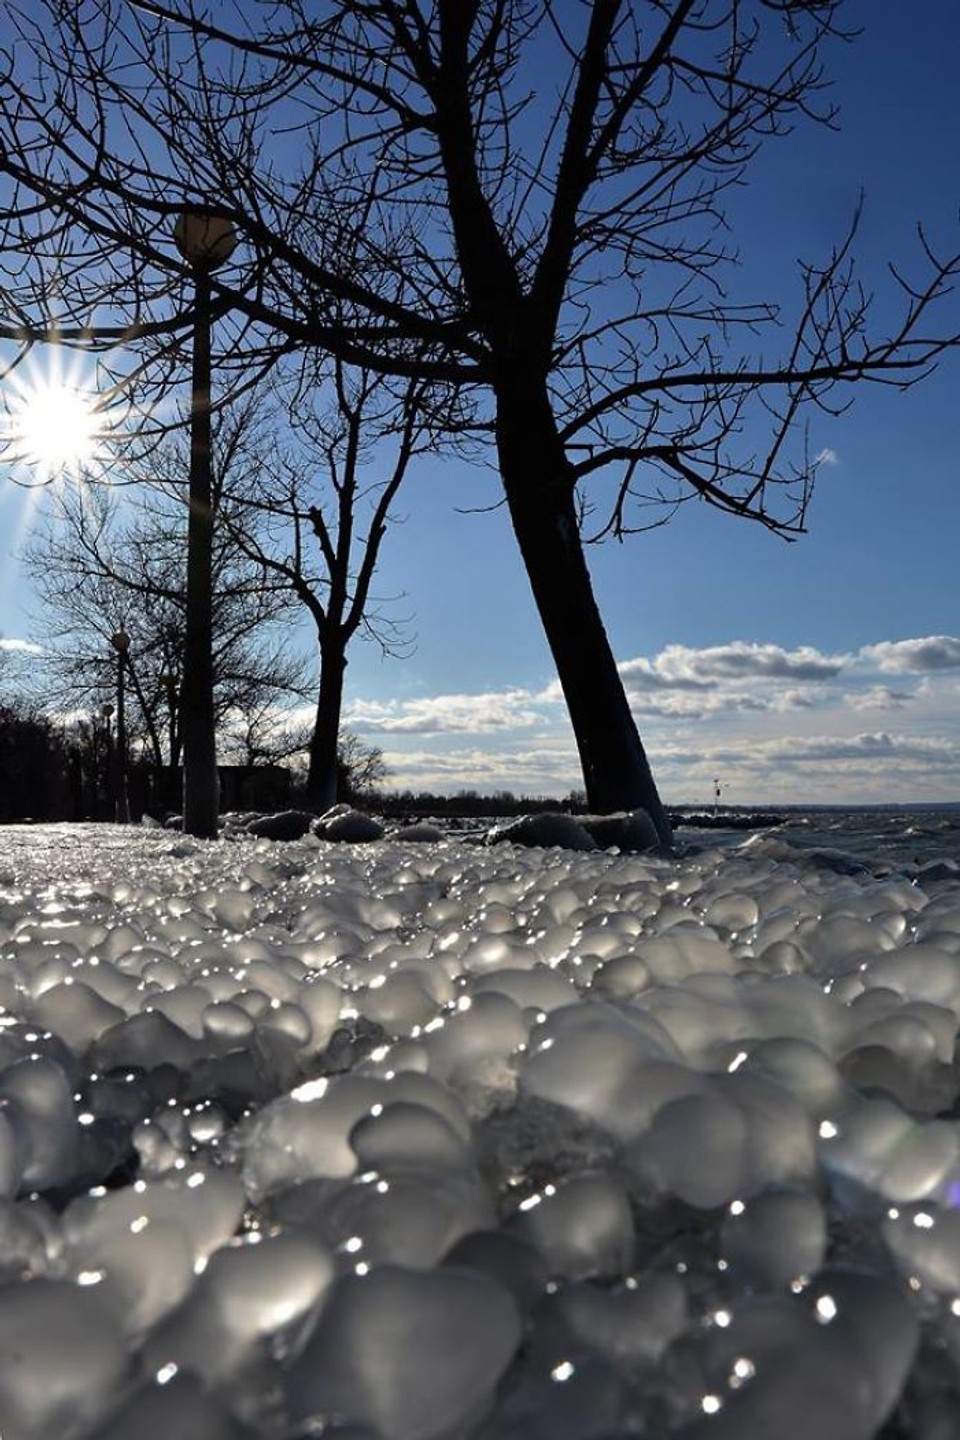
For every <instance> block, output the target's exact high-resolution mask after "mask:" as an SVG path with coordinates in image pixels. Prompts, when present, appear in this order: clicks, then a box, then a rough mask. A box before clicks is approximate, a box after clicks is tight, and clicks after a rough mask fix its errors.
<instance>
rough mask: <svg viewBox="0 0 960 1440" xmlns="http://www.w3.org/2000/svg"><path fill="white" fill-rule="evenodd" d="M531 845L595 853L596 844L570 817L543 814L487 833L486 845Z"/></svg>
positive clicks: (549, 811)
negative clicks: (560, 847)
mask: <svg viewBox="0 0 960 1440" xmlns="http://www.w3.org/2000/svg"><path fill="white" fill-rule="evenodd" d="M504 842H506V843H507V844H510V845H530V846H537V847H542V848H543V849H549V848H550V847H551V846H554V845H559V846H562V848H563V849H564V850H596V849H597V848H598V846H597V842H596V840H595V839H594V838H593V836H592V835H591V834H590V833H589V831H588V830H587V829H586V828H585V827H584V826H583V825H582V824H581V823H580V821H579V820H575V819H574V818H573V816H572V815H563V814H561V813H559V812H555V811H551V810H545V811H544V812H543V814H542V815H521V816H520V817H519V818H518V819H516V820H509V821H508V822H507V823H506V824H505V825H495V826H494V827H493V829H492V830H488V831H487V834H486V836H485V844H487V845H500V844H502V843H504Z"/></svg>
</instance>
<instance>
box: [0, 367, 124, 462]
mask: <svg viewBox="0 0 960 1440" xmlns="http://www.w3.org/2000/svg"><path fill="white" fill-rule="evenodd" d="M102 434H103V422H102V418H101V416H100V415H99V414H98V412H97V408H96V405H95V403H94V400H93V398H92V397H91V396H89V395H86V394H84V392H83V391H82V390H80V389H78V388H76V387H75V386H72V385H69V384H67V383H65V382H63V381H59V380H48V381H42V382H39V383H36V384H33V385H30V386H29V387H27V388H25V389H24V390H23V391H22V393H21V394H20V395H18V397H17V399H16V402H15V403H14V405H13V406H11V414H10V419H9V442H10V448H11V450H12V451H13V452H14V454H15V456H16V459H17V460H19V461H20V462H22V463H23V464H25V465H29V466H33V467H36V469H37V470H39V471H40V472H41V473H43V474H45V475H47V476H52V475H57V474H59V473H61V472H62V471H74V472H75V471H78V470H82V469H83V468H84V466H86V465H88V464H89V463H90V462H91V461H92V460H94V459H95V457H96V454H97V451H98V448H99V444H100V441H101V438H102Z"/></svg>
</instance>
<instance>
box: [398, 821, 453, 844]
mask: <svg viewBox="0 0 960 1440" xmlns="http://www.w3.org/2000/svg"><path fill="white" fill-rule="evenodd" d="M446 838H447V836H446V832H445V831H444V830H442V829H441V828H440V826H439V825H431V824H430V823H429V821H426V820H420V821H418V822H417V823H416V824H413V825H398V826H397V828H396V829H395V830H391V831H390V832H389V839H391V840H402V841H404V842H405V843H406V844H421V845H423V844H432V843H434V842H435V841H438V840H446Z"/></svg>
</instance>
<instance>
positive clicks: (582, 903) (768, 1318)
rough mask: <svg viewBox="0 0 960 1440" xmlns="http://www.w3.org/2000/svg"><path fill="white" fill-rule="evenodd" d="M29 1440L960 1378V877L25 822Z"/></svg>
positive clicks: (23, 1417) (863, 1392)
mask: <svg viewBox="0 0 960 1440" xmlns="http://www.w3.org/2000/svg"><path fill="white" fill-rule="evenodd" d="M0 946H2V959H0V1006H2V1010H0V1197H2V1198H0V1282H2V1283H0V1434H2V1435H3V1437H4V1440H128V1437H130V1436H136V1437H137V1440H160V1437H163V1440H167V1437H169V1436H171V1435H176V1436H177V1437H179V1440H242V1437H270V1440H273V1437H276V1440H303V1437H307V1436H319V1435H321V1434H322V1435H324V1436H328V1437H340V1440H467V1437H471V1440H472V1437H477V1440H521V1437H523V1440H528V1437H531V1440H540V1437H542V1440H548V1437H549V1440H612V1437H626V1436H633V1435H636V1436H647V1437H674V1436H676V1437H679V1440H710V1437H717V1440H728V1437H729V1440H733V1437H736V1440H768V1437H770V1436H771V1435H776V1436H777V1437H778V1440H793V1437H797V1440H801V1437H803V1440H807V1437H809V1436H810V1435H816V1436H817V1437H818V1440H834V1437H836V1440H857V1437H870V1436H873V1435H877V1434H880V1433H882V1432H883V1431H884V1429H885V1427H886V1429H887V1433H888V1434H890V1435H893V1434H896V1435H916V1436H929V1437H931V1440H933V1437H940V1436H947V1435H948V1434H950V1433H952V1425H953V1421H954V1417H955V1415H956V1407H957V1404H958V1402H960V1208H958V1207H960V1125H958V1120H957V1118H956V1116H957V1115H958V1114H960V1107H958V1094H960V1073H958V1071H957V1068H956V1065H955V1061H954V1049H955V1043H956V1034H957V1027H958V1017H960V885H958V884H957V882H956V881H955V880H951V879H947V880H940V881H935V880H931V881H930V882H929V883H927V884H926V887H925V888H924V887H922V886H920V885H917V884H914V883H911V882H910V880H909V879H908V878H907V877H905V876H897V875H889V876H887V877H886V878H883V879H877V878H875V877H874V876H872V875H870V874H865V873H860V874H839V873H836V872H835V871H834V870H831V869H826V868H824V867H823V866H822V865H817V864H813V863H811V862H810V861H809V859H804V857H803V855H802V854H800V853H798V852H793V851H791V850H790V849H789V848H788V847H785V846H784V845H783V844H782V843H781V842H780V841H769V840H764V839H759V840H754V841H751V842H747V843H746V844H745V845H742V846H740V847H738V848H734V849H725V850H718V849H713V850H711V849H705V850H703V851H702V852H700V853H699V854H692V855H688V856H686V857H684V858H683V859H680V860H667V859H661V858H652V857H646V856H617V855H613V854H607V853H603V852H599V853H589V854H583V853H568V852H562V851H559V850H552V851H543V850H521V849H518V848H514V847H513V846H510V845H501V846H495V847H493V848H491V849H482V848H478V847H476V846H470V845H465V844H463V843H460V842H458V841H444V842H434V843H426V844H424V843H420V844H413V843H410V844H406V845H402V844H400V843H391V842H383V843H377V844H372V845H365V846H362V845H357V846H344V845H336V844H331V843H327V842H323V841H318V840H315V839H309V840H304V841H300V842H296V843H287V844H277V843H273V842H269V841H256V840H246V841H239V842H231V841H220V842H216V843H208V844H202V843H197V842H193V841H191V840H189V839H185V838H182V837H178V836H171V835H170V834H168V833H165V832H156V831H140V830H137V829H132V828H131V829H120V828H114V827H99V828H94V827H82V826H78V827H44V828H27V827H21V828H11V829H8V830H4V831H2V832H0Z"/></svg>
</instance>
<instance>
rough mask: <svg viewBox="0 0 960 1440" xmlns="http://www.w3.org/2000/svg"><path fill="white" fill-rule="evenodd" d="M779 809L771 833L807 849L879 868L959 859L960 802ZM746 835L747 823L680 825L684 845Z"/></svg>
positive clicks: (726, 841) (728, 841) (731, 840)
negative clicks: (842, 854) (741, 825)
mask: <svg viewBox="0 0 960 1440" xmlns="http://www.w3.org/2000/svg"><path fill="white" fill-rule="evenodd" d="M777 813H778V814H779V815H782V816H783V823H782V824H780V825H777V826H775V827H773V828H772V829H771V830H770V831H769V833H772V834H775V835H776V836H777V837H778V838H779V839H781V840H785V841H787V842H788V843H789V844H791V845H797V846H800V847H802V848H804V849H825V848H829V849H833V850H841V851H843V852H845V853H846V854H848V855H853V856H856V857H857V858H858V859H860V860H863V861H865V862H866V863H867V864H868V865H870V866H871V867H876V868H887V867H890V868H897V867H900V866H904V867H907V866H912V865H926V864H928V863H929V862H930V861H933V860H955V861H957V862H958V863H960V805H949V806H944V807H943V808H940V809H936V808H927V807H925V806H921V807H917V808H915V809H909V808H906V807H902V808H901V807H895V808H893V809H889V810H882V809H872V808H861V809H836V810H830V809H819V808H818V809H811V810H792V809H783V810H780V811H778V812H777ZM721 818H722V812H721ZM745 838H746V837H745V833H744V830H743V829H742V828H732V827H731V828H730V829H726V828H723V827H721V828H719V829H713V828H710V829H709V830H708V829H700V828H698V827H696V826H693V825H682V826H680V827H679V828H678V830H677V839H678V841H679V842H680V843H681V844H686V843H688V842H691V841H692V842H696V843H702V842H703V841H707V842H709V843H710V844H721V845H727V844H739V843H741V842H742V841H743V840H744V839H745Z"/></svg>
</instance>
